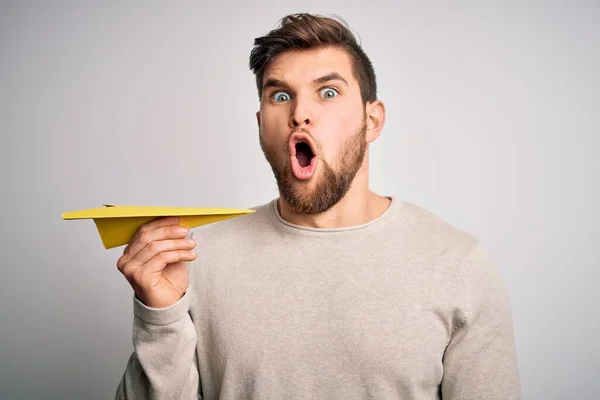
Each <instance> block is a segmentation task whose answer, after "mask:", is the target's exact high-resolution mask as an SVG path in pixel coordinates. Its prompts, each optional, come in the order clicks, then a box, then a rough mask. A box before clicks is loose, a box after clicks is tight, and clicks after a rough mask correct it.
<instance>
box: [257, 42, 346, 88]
mask: <svg viewBox="0 0 600 400" xmlns="http://www.w3.org/2000/svg"><path fill="white" fill-rule="evenodd" d="M332 72H337V73H338V74H340V75H341V76H342V77H343V78H344V79H346V81H348V83H349V84H350V86H354V85H356V82H355V80H354V76H353V74H352V62H351V59H350V56H349V55H348V54H347V53H346V52H345V51H344V50H341V49H337V48H331V47H328V48H322V49H310V50H290V51H286V52H284V53H281V54H279V55H278V56H277V57H276V58H275V60H274V61H273V62H272V63H271V64H270V65H269V66H268V67H267V68H266V69H265V73H264V76H263V82H264V81H266V80H267V79H278V80H282V81H285V82H287V83H289V84H292V85H302V84H309V83H311V82H312V81H313V80H314V79H316V78H319V77H322V76H324V75H327V74H330V73H332Z"/></svg>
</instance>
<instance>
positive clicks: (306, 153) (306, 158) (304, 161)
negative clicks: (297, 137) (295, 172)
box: [296, 142, 315, 168]
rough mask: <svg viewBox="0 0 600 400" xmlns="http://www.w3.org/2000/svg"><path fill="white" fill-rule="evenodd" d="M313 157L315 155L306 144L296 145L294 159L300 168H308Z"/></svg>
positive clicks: (299, 143)
mask: <svg viewBox="0 0 600 400" xmlns="http://www.w3.org/2000/svg"><path fill="white" fill-rule="evenodd" d="M314 156H315V153H313V151H312V148H311V147H310V145H309V144H308V143H307V142H298V143H296V158H297V159H298V164H300V166H301V167H302V168H304V167H308V166H309V165H310V161H311V160H312V159H313V157H314Z"/></svg>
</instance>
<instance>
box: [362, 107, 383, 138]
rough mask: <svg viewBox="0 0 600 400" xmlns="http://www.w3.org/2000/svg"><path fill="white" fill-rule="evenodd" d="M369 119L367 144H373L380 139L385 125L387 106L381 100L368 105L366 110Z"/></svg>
mask: <svg viewBox="0 0 600 400" xmlns="http://www.w3.org/2000/svg"><path fill="white" fill-rule="evenodd" d="M365 115H366V118H367V135H366V139H367V143H371V142H373V141H374V140H375V139H377V138H378V137H379V134H380V133H381V130H382V129H383V125H384V124H385V105H384V104H383V102H382V101H380V100H375V101H373V102H371V103H368V104H367V106H366V108H365Z"/></svg>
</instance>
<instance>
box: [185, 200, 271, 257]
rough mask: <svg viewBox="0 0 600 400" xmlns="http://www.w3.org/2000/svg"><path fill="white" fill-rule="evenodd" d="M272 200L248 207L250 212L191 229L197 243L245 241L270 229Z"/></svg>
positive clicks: (221, 244)
mask: <svg viewBox="0 0 600 400" xmlns="http://www.w3.org/2000/svg"><path fill="white" fill-rule="evenodd" d="M272 207H273V205H272V202H269V203H264V204H260V205H257V206H254V207H250V208H248V210H252V211H253V212H252V213H249V214H245V215H241V216H237V217H234V218H230V219H226V220H222V221H217V222H213V223H210V224H206V225H202V226H199V227H196V228H193V229H192V232H193V233H194V237H195V238H196V242H197V243H202V244H203V246H205V247H207V248H216V247H223V246H229V245H231V244H232V243H239V242H244V241H247V240H249V239H251V238H253V237H256V236H258V235H260V234H264V233H266V232H267V231H268V230H269V229H272V226H273V222H272V218H273V216H272V214H273V210H272Z"/></svg>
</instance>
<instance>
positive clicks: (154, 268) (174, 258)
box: [142, 250, 196, 273]
mask: <svg viewBox="0 0 600 400" xmlns="http://www.w3.org/2000/svg"><path fill="white" fill-rule="evenodd" d="M195 259H196V252H195V251H193V250H174V251H164V252H162V253H158V254H157V255H155V256H154V257H152V258H151V259H150V260H149V261H148V262H147V263H145V264H144V265H143V266H142V268H143V269H144V271H146V272H148V273H152V272H160V271H162V270H163V269H165V267H166V266H167V265H169V264H174V263H176V262H180V261H194V260H195Z"/></svg>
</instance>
